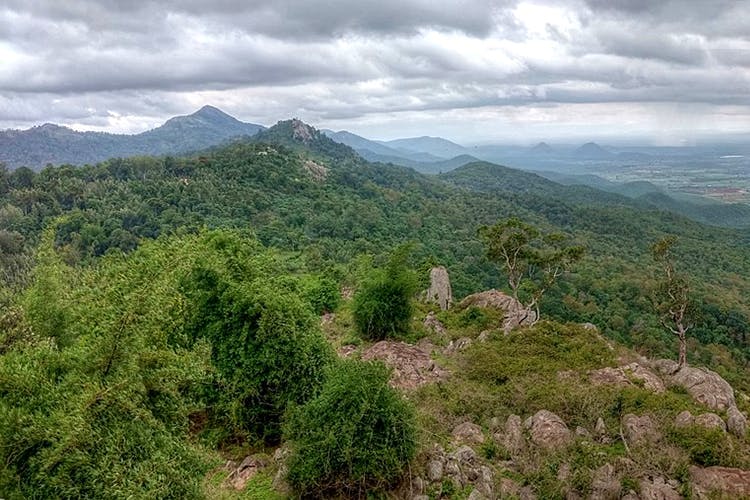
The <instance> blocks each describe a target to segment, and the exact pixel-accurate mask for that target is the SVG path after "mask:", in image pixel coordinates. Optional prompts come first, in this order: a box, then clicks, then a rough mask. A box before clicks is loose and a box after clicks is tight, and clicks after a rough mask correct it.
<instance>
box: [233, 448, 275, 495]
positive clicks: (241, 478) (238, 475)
mask: <svg viewBox="0 0 750 500" xmlns="http://www.w3.org/2000/svg"><path fill="white" fill-rule="evenodd" d="M268 465H269V461H268V458H267V457H265V456H263V455H251V456H249V457H246V458H245V460H243V461H242V462H241V463H240V465H239V466H237V468H236V469H234V470H233V471H232V472H230V473H229V476H227V479H226V480H227V482H228V483H229V485H230V486H232V488H234V489H235V490H244V489H245V485H247V482H248V481H249V480H250V479H252V478H253V477H254V476H255V475H256V474H257V473H258V472H260V471H261V470H262V469H264V468H265V467H267V466H268Z"/></svg>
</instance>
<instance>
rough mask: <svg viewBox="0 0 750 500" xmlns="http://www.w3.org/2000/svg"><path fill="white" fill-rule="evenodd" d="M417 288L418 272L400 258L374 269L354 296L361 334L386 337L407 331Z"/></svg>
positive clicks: (374, 337)
mask: <svg viewBox="0 0 750 500" xmlns="http://www.w3.org/2000/svg"><path fill="white" fill-rule="evenodd" d="M415 290H416V279H415V277H414V274H413V273H412V272H411V271H409V270H408V269H407V268H406V265H405V264H404V263H403V261H401V260H398V259H397V258H394V259H392V260H391V263H390V264H389V266H388V267H387V269H384V270H382V269H375V270H373V271H371V272H370V274H369V276H368V277H367V279H365V281H364V283H363V284H362V286H361V287H360V289H359V290H358V291H357V294H356V295H355V296H354V304H353V312H354V322H355V324H356V326H357V330H358V331H359V333H360V334H361V335H362V336H364V337H365V338H368V339H371V340H382V339H385V338H388V337H393V336H395V335H397V334H399V333H404V332H406V331H407V330H408V328H409V322H410V320H411V316H412V310H413V306H412V296H413V295H414V292H415Z"/></svg>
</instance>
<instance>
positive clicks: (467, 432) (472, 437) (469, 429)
mask: <svg viewBox="0 0 750 500" xmlns="http://www.w3.org/2000/svg"><path fill="white" fill-rule="evenodd" d="M451 435H452V436H453V441H455V442H456V443H467V444H481V443H484V433H482V428H481V427H479V426H478V425H477V424H473V423H471V422H464V423H462V424H459V425H457V426H456V427H455V428H454V429H453V432H452V433H451Z"/></svg>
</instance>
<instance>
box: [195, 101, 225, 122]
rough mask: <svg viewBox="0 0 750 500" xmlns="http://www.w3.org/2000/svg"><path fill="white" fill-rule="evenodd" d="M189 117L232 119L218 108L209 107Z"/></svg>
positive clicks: (204, 107) (206, 106)
mask: <svg viewBox="0 0 750 500" xmlns="http://www.w3.org/2000/svg"><path fill="white" fill-rule="evenodd" d="M190 116H195V117H201V118H232V119H235V118H234V117H233V116H231V115H228V114H227V113H225V112H223V111H222V110H220V109H219V108H217V107H215V106H211V105H208V104H207V105H205V106H203V107H202V108H201V109H199V110H198V111H196V112H195V113H193V114H192V115H190Z"/></svg>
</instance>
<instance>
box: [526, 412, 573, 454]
mask: <svg viewBox="0 0 750 500" xmlns="http://www.w3.org/2000/svg"><path fill="white" fill-rule="evenodd" d="M524 427H525V428H526V429H528V431H529V436H530V437H531V441H532V442H533V443H534V444H535V445H537V446H540V447H542V448H547V449H556V448H562V447H564V446H566V445H567V444H568V443H569V442H570V439H571V435H570V429H568V426H567V425H565V422H563V420H562V419H561V418H560V417H558V416H557V415H555V414H554V413H552V412H551V411H547V410H539V411H538V412H536V413H535V414H534V415H533V416H531V417H529V418H527V419H526V421H525V422H524Z"/></svg>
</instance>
